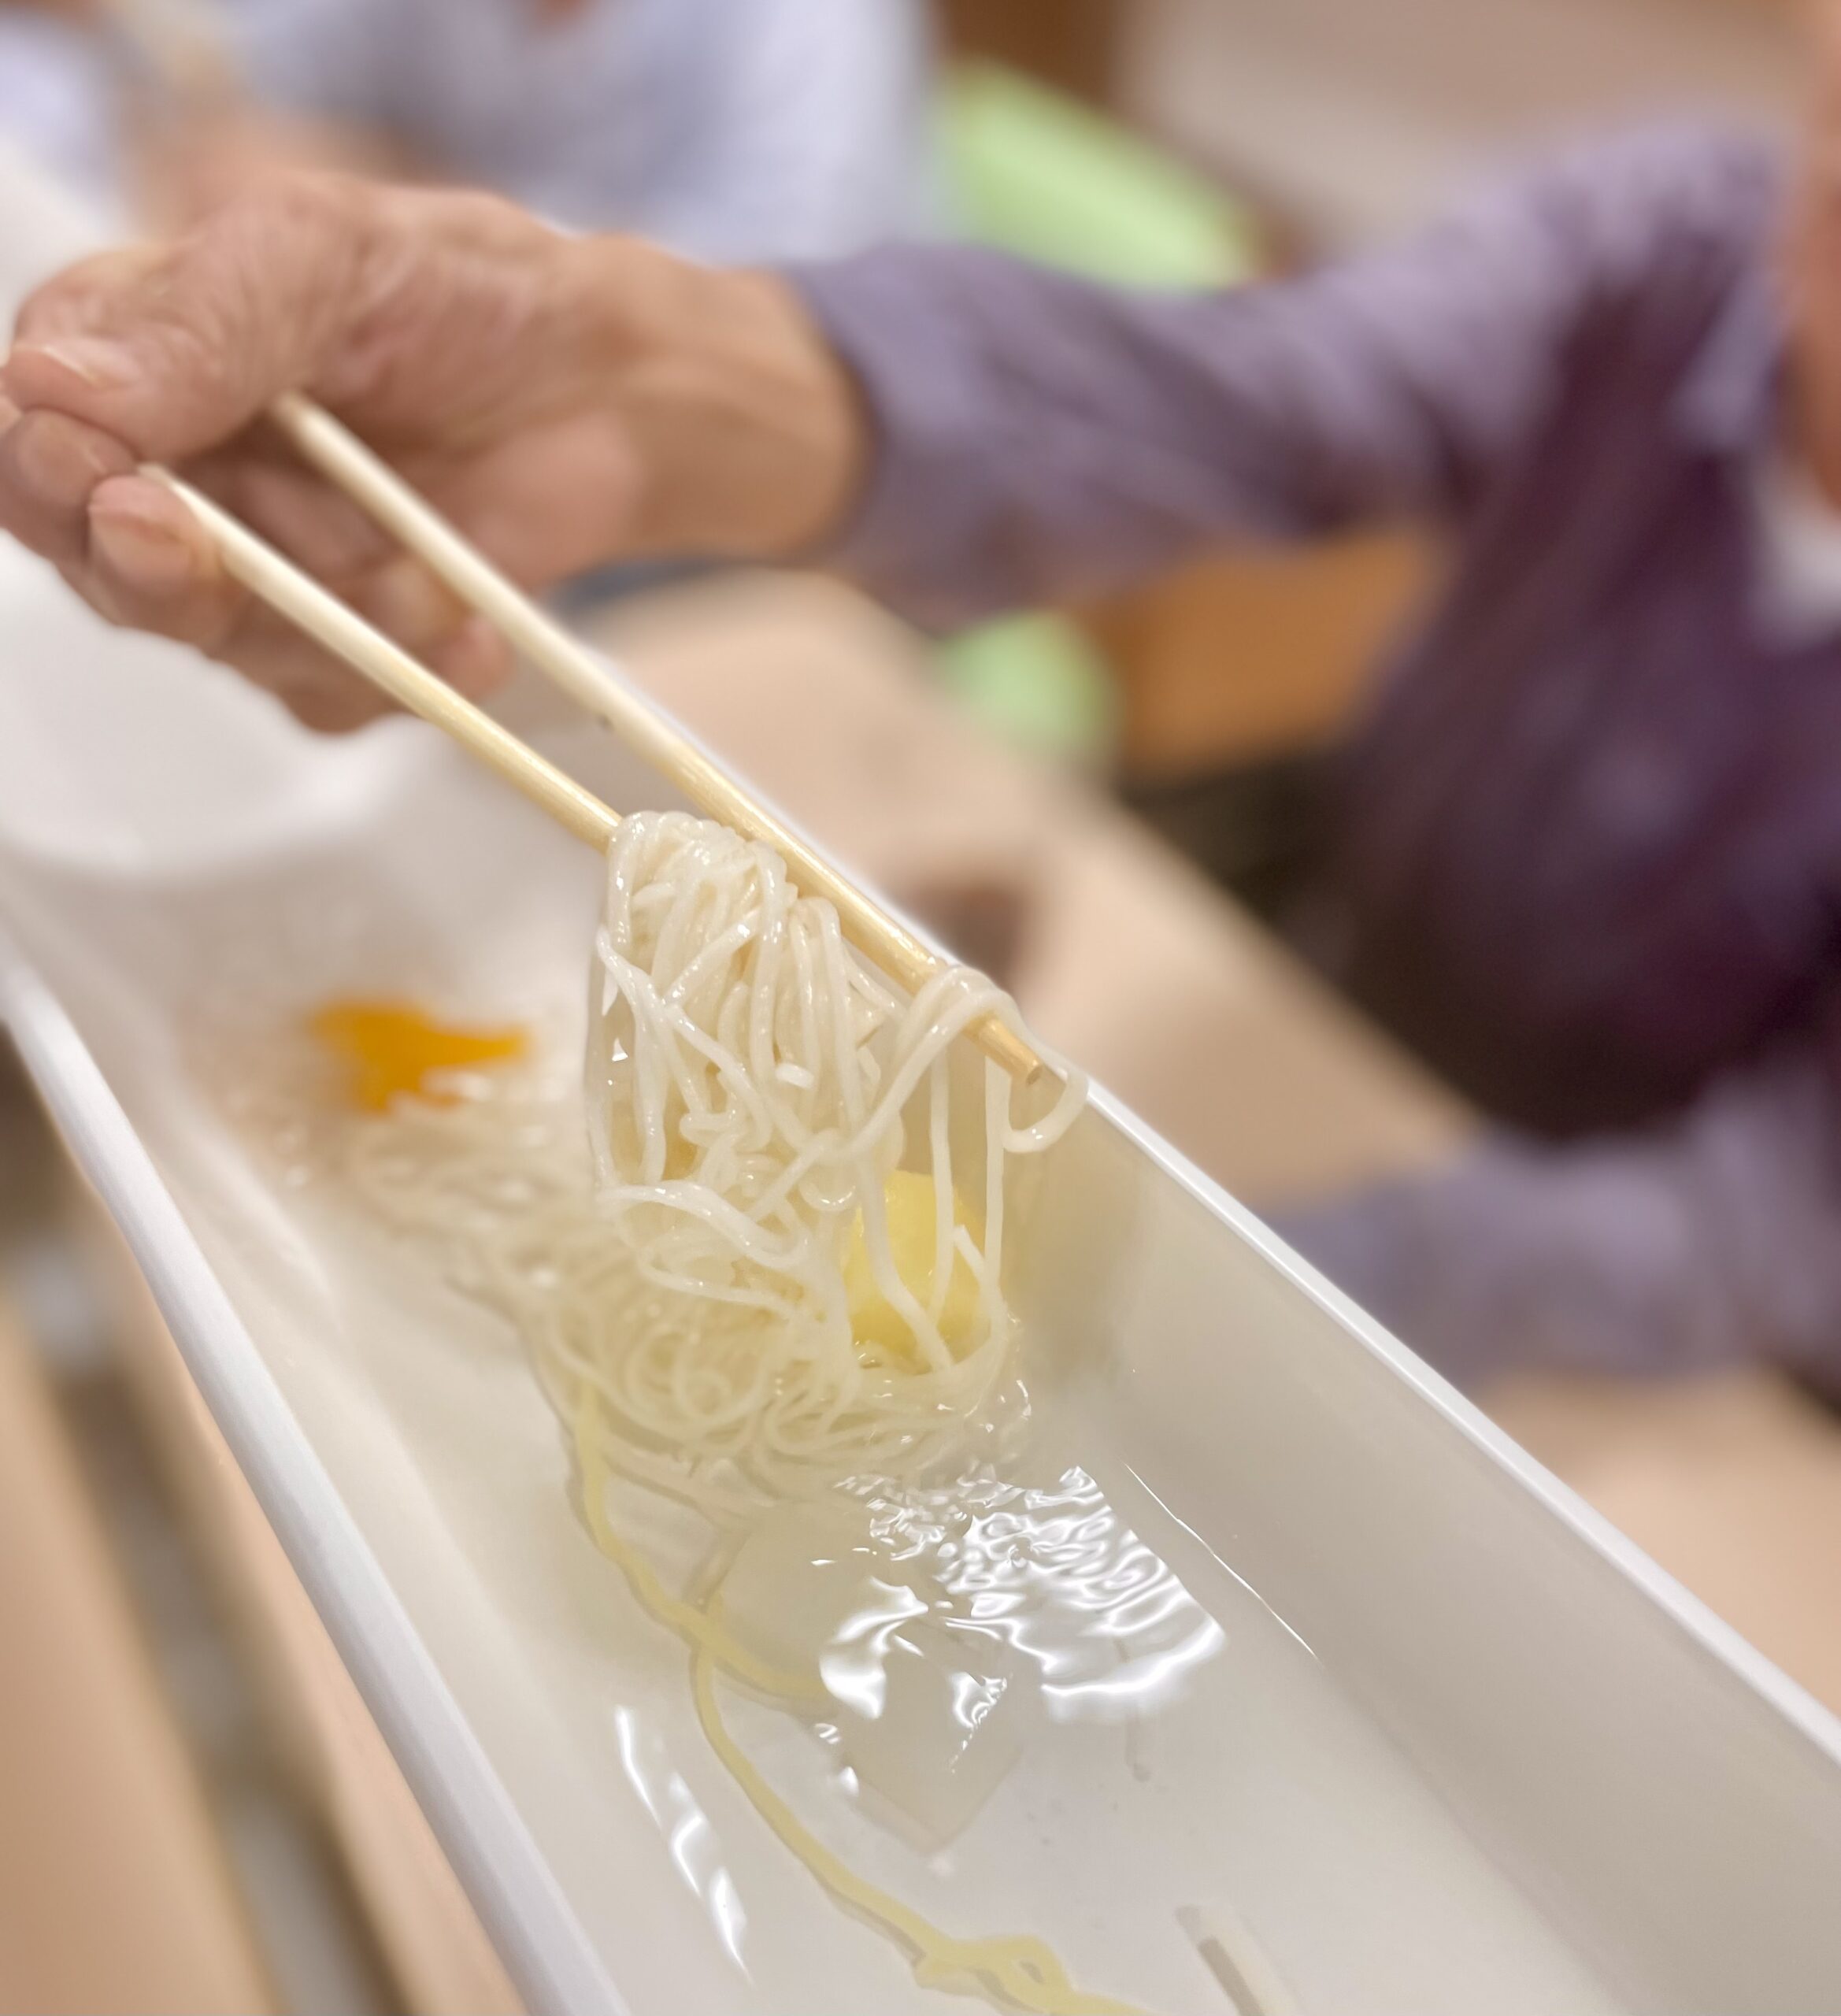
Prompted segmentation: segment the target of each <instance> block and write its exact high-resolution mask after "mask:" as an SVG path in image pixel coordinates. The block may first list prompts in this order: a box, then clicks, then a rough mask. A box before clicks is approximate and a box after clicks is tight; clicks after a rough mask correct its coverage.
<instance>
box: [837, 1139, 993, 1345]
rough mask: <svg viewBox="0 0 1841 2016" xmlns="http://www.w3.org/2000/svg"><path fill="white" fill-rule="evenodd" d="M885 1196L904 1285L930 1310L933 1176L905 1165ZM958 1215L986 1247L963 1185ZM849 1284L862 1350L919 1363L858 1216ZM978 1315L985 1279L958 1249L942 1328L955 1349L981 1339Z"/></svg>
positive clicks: (848, 1260)
mask: <svg viewBox="0 0 1841 2016" xmlns="http://www.w3.org/2000/svg"><path fill="white" fill-rule="evenodd" d="M884 1195H885V1196H886V1198H887V1207H888V1243H889V1251H890V1252H891V1254H892V1255H893V1257H894V1259H895V1272H896V1273H897V1274H898V1276H899V1277H900V1278H901V1281H902V1285H903V1287H905V1288H906V1289H907V1291H908V1292H909V1294H910V1295H913V1298H914V1299H915V1300H916V1301H917V1303H920V1306H921V1307H922V1308H923V1309H924V1308H925V1307H926V1306H927V1304H928V1298H929V1297H930V1296H931V1295H932V1293H933V1263H934V1256H935V1231H934V1223H933V1179H932V1177H930V1176H921V1175H918V1174H917V1173H915V1172H914V1171H913V1170H911V1169H897V1170H896V1171H895V1173H894V1175H892V1176H891V1177H890V1178H889V1179H888V1182H887V1185H886V1187H885V1190H884ZM953 1222H954V1225H963V1226H964V1227H965V1229H966V1230H967V1231H968V1232H970V1234H971V1235H972V1243H974V1244H975V1245H979V1246H980V1247H982V1241H983V1236H984V1232H983V1227H982V1226H981V1225H979V1224H978V1222H977V1221H976V1220H975V1219H974V1218H973V1217H972V1215H971V1214H970V1213H969V1211H968V1210H966V1208H965V1200H964V1199H962V1198H961V1196H960V1195H959V1193H958V1191H956V1190H955V1191H954V1192H953ZM844 1288H845V1292H846V1294H847V1295H848V1296H849V1298H850V1334H851V1335H852V1336H854V1338H855V1339H856V1340H857V1344H858V1349H859V1350H861V1349H863V1348H864V1347H868V1348H869V1351H871V1352H872V1354H874V1355H877V1356H880V1357H881V1358H885V1359H892V1360H894V1361H895V1362H898V1363H914V1362H917V1352H916V1347H915V1343H914V1338H913V1333H912V1332H910V1331H909V1328H908V1325H907V1321H906V1317H903V1316H902V1314H901V1313H900V1312H899V1311H898V1310H896V1309H895V1307H894V1306H892V1305H891V1304H890V1303H888V1302H887V1301H885V1300H884V1299H883V1295H882V1292H881V1290H880V1288H877V1287H876V1273H875V1270H874V1269H873V1268H872V1267H871V1266H870V1264H869V1243H868V1241H867V1240H865V1237H864V1236H863V1221H862V1218H861V1215H859V1216H858V1220H857V1222H856V1224H855V1225H854V1227H853V1228H852V1229H851V1232H850V1251H848V1253H847V1254H846V1255H845V1257H844ZM977 1320H978V1284H977V1282H976V1280H973V1279H972V1269H970V1268H969V1267H968V1266H966V1265H965V1256H964V1255H963V1254H961V1253H958V1252H957V1251H955V1252H954V1254H953V1271H952V1277H951V1279H950V1280H949V1281H948V1283H947V1284H946V1300H945V1302H944V1303H943V1304H942V1305H941V1308H940V1312H939V1334H940V1336H941V1338H942V1340H943V1341H944V1342H945V1343H946V1345H947V1346H948V1347H950V1349H951V1350H953V1351H960V1350H961V1348H962V1347H969V1346H970V1345H972V1344H974V1343H976V1342H977V1341H978V1340H977V1339H976V1336H974V1335H973V1331H974V1329H975V1327H976V1323H977Z"/></svg>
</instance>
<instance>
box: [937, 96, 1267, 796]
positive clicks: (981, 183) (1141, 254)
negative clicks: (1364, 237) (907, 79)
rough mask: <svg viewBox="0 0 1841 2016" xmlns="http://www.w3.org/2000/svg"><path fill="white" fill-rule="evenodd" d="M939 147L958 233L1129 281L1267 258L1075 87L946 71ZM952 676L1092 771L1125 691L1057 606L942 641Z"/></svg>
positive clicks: (1250, 236)
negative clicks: (1077, 95) (1078, 96)
mask: <svg viewBox="0 0 1841 2016" xmlns="http://www.w3.org/2000/svg"><path fill="white" fill-rule="evenodd" d="M940 153H941V158H942V160H943V163H944V167H945V172H946V189H947V194H948V198H949V202H950V213H951V216H952V219H953V221H954V225H955V227H956V228H957V230H958V235H961V236H962V237H965V238H968V239H972V241H973V242H974V243H979V244H982V245H991V246H996V247H998V249H999V250H1002V251H1006V252H1013V253H1015V254H1017V255H1018V256H1019V257H1021V258H1026V259H1034V260H1036V261H1039V262H1041V263H1042V264H1043V265H1051V266H1058V267H1060V268H1061V269H1063V270H1064V271H1065V272H1075V273H1080V274H1083V275H1084V276H1087V278H1089V279H1092V280H1105V281H1108V282H1109V283H1111V284H1113V285H1116V286H1121V287H1156V288H1180V287H1224V286H1227V285H1228V284H1230V283H1231V282H1233V281H1235V280H1243V279H1244V278H1246V276H1247V275H1248V274H1249V273H1250V272H1251V271H1252V270H1253V268H1254V233H1253V230H1252V228H1251V225H1250V222H1249V221H1248V220H1247V218H1246V216H1245V215H1244V213H1243V212H1242V211H1241V210H1240V209H1239V208H1238V206H1236V205H1235V204H1234V202H1232V200H1231V199H1230V198H1228V197H1227V196H1225V195H1223V194H1222V193H1221V191H1219V190H1217V189H1216V188H1214V187H1212V186H1211V185H1210V184H1209V183H1208V182H1206V180H1203V179H1202V177H1201V176H1197V175H1193V174H1191V172H1189V171H1188V170H1187V169H1185V168H1183V167H1182V166H1181V165H1179V164H1178V163H1176V162H1175V161H1171V160H1169V158H1167V157H1166V156H1165V155H1163V154H1160V153H1159V152H1158V150H1157V149H1156V148H1155V147H1154V146H1150V145H1149V144H1147V143H1146V142H1145V141H1143V140H1141V139H1139V138H1138V137H1137V136H1136V135H1135V134H1132V133H1129V132H1127V131H1126V130H1125V129H1124V128H1123V127H1121V126H1117V125H1115V124H1113V122H1112V121H1111V120H1109V119H1106V118H1105V117H1102V115H1101V114H1099V113H1096V112H1094V111H1092V110H1091V109H1089V108H1088V107H1087V106H1084V105H1082V104H1080V103H1079V102H1076V100H1074V99H1072V98H1067V97H1065V96H1064V95H1062V94H1061V93H1060V92H1059V91H1051V90H1050V89H1049V87H1047V86H1046V85H1044V84H1039V83H1035V81H1034V80H1032V79H1031V78H1028V77H1025V76H1022V75H1021V74H1020V73H1019V72H1016V71H1013V70H1009V69H1005V68H1003V67H1002V65H998V64H995V63H971V64H966V65H962V66H961V67H960V68H958V69H956V70H954V71H953V72H951V73H950V75H949V76H948V78H947V80H946V86H945V89H944V91H943V96H942V100H941V104H940ZM941 665H942V670H943V677H944V683H945V684H946V685H947V686H948V687H950V689H951V690H952V691H954V692H956V693H957V694H958V695H959V697H960V698H961V699H962V700H963V701H964V702H965V705H966V706H968V707H969V708H970V709H971V710H972V712H973V713H976V715H977V716H978V717H979V718H980V720H981V721H983V722H984V724H986V725H987V727H988V728H991V730H992V732H994V733H995V734H998V735H999V736H1002V737H1003V739H1005V740H1006V741H1008V742H1009V743H1013V745H1016V746H1018V747H1023V748H1026V749H1028V750H1032V751H1034V752H1035V753H1037V754H1042V755H1046V756H1053V757H1057V758H1062V759H1065V760H1067V761H1070V762H1076V763H1079V764H1083V765H1087V766H1089V767H1092V768H1095V769H1097V768H1098V767H1100V766H1101V765H1103V764H1104V763H1105V762H1106V761H1107V760H1108V759H1109V757H1110V755H1111V754H1112V750H1113V736H1114V733H1115V731H1116V728H1117V717H1118V702H1117V694H1116V691H1115V690H1114V687H1113V680H1112V676H1111V673H1110V672H1109V670H1108V669H1107V666H1106V661H1105V660H1104V659H1103V658H1102V656H1101V655H1100V654H1099V652H1098V650H1097V649H1096V648H1095V646H1094V645H1093V644H1092V643H1091V641H1090V640H1089V639H1088V638H1087V636H1086V634H1085V633H1084V632H1083V631H1082V630H1080V628H1079V627H1078V626H1077V625H1076V624H1073V623H1072V622H1069V621H1068V620H1067V619H1066V618H1065V617H1060V616H1055V615H1032V616H1017V617H1006V618H1004V619H1003V620H1002V621H999V622H997V623H991V624H985V625H983V627H981V628H978V629H976V630H972V631H968V632H965V633H964V634H963V635H961V636H958V637H956V638H954V639H952V641H951V642H950V643H948V644H946V646H944V647H943V649H942V652H941Z"/></svg>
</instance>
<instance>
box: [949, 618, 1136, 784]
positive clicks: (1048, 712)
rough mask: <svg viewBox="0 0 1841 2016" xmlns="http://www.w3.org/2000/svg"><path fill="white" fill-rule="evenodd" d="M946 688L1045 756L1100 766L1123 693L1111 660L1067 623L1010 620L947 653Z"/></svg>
mask: <svg viewBox="0 0 1841 2016" xmlns="http://www.w3.org/2000/svg"><path fill="white" fill-rule="evenodd" d="M939 675H940V683H941V684H942V685H943V686H944V687H946V690H947V691H948V692H950V693H952V694H954V695H957V696H958V698H959V699H961V700H962V701H963V702H965V705H966V706H968V707H969V708H970V709H971V710H972V712H973V713H976V715H977V716H978V717H979V719H980V721H983V723H984V724H985V726H986V727H987V728H990V729H991V731H992V732H993V733H995V734H996V735H999V736H1002V738H1003V739H1004V740H1005V741H1006V742H1008V743H1012V744H1013V745H1014V746H1016V747H1021V748H1024V749H1028V750H1032V751H1033V752H1034V753H1035V754H1037V755H1041V756H1050V757H1055V758H1061V760H1063V761H1065V762H1072V763H1075V764H1079V765H1086V766H1091V767H1094V768H1097V767H1098V766H1099V765H1102V764H1103V763H1104V762H1106V759H1107V758H1109V757H1110V755H1111V754H1112V750H1113V739H1114V736H1115V734H1116V732H1117V725H1118V711H1119V709H1118V695H1117V691H1116V690H1115V688H1114V687H1113V677H1112V673H1111V672H1110V671H1109V669H1108V667H1107V665H1106V660H1105V658H1103V657H1102V655H1101V654H1100V652H1099V650H1098V648H1097V647H1095V645H1094V644H1093V643H1091V641H1090V640H1089V639H1088V638H1087V635H1086V633H1085V632H1084V631H1083V630H1082V629H1080V627H1079V625H1078V624H1073V623H1070V622H1069V621H1068V620H1067V618H1066V617H1061V616H1050V615H1032V616H1006V617H1001V618H1000V619H999V620H998V621H997V622H995V623H984V624H980V625H979V627H978V628H976V629H975V630H965V631H961V632H960V634H959V635H958V636H957V637H954V638H952V639H949V640H948V641H947V642H946V643H944V644H942V645H941V646H940V647H939Z"/></svg>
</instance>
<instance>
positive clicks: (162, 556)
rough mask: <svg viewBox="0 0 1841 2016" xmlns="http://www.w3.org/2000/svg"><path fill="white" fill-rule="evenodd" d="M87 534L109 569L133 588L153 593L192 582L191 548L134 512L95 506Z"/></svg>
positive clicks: (164, 528)
mask: <svg viewBox="0 0 1841 2016" xmlns="http://www.w3.org/2000/svg"><path fill="white" fill-rule="evenodd" d="M90 532H91V538H92V539H94V542H95V543H96V545H97V547H98V548H99V549H100V550H101V552H102V558H104V559H105V560H106V561H108V563H109V565H110V567H112V568H113V569H114V570H115V572H116V573H118V574H120V575H121V576H124V578H125V579H127V580H129V581H131V582H132V583H133V584H134V585H135V587H139V588H143V589H149V590H153V591H156V592H157V591H159V590H161V589H165V588H176V587H181V586H183V585H185V584H187V583H189V582H190V581H191V578H192V575H193V573H194V566H193V561H192V550H191V547H189V546H188V545H187V543H185V541H184V540H183V539H181V538H180V537H179V536H178V535H176V533H174V532H172V531H171V530H169V528H167V527H166V526H165V525H162V524H156V523H154V522H153V521H150V520H149V519H146V518H143V517H141V516H140V515H139V513H138V512H130V511H124V510H121V509H120V507H119V506H110V507H108V508H104V507H102V506H97V507H95V508H94V509H93V510H91V513H90Z"/></svg>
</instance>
